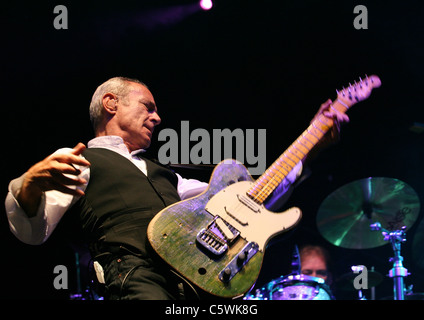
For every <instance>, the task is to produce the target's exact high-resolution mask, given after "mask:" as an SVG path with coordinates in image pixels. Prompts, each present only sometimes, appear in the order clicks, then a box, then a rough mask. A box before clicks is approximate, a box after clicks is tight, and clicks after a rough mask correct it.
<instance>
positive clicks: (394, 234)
mask: <svg viewBox="0 0 424 320" xmlns="http://www.w3.org/2000/svg"><path fill="white" fill-rule="evenodd" d="M419 212H420V201H419V197H418V195H417V194H416V192H415V191H414V190H413V189H412V188H411V187H410V186H409V185H408V184H406V183H405V182H403V181H400V180H398V179H393V178H384V177H373V178H372V177H370V178H365V179H360V180H356V181H353V182H351V183H348V184H346V185H344V186H342V187H341V188H339V189H337V190H336V191H334V192H333V193H331V194H330V195H329V196H328V197H327V198H325V199H324V201H323V202H322V204H321V206H320V208H319V210H318V213H317V217H316V220H317V227H318V231H319V232H320V234H321V235H322V236H323V237H324V238H325V239H326V240H327V241H329V242H330V243H331V244H333V245H335V246H337V247H341V248H346V249H353V250H362V249H371V248H377V247H380V246H383V245H385V244H388V243H390V244H391V247H392V249H393V257H390V259H389V262H391V263H392V264H393V265H392V268H391V269H390V270H389V272H388V275H387V276H388V277H389V278H391V279H392V280H393V296H390V297H389V298H386V299H390V300H409V299H411V300H424V294H420V293H416V294H412V292H409V291H411V289H409V291H408V288H406V287H405V282H404V278H405V277H407V276H409V275H410V273H408V270H407V269H406V268H405V267H404V266H403V260H404V258H403V257H402V255H401V246H402V244H403V243H404V242H405V241H406V232H407V231H408V230H409V229H410V228H411V226H412V225H413V224H414V223H415V221H416V220H417V219H418V217H419ZM299 264H300V261H299ZM292 267H293V263H292ZM364 268H366V267H365V266H362V265H359V266H352V267H351V270H352V272H350V273H346V274H344V275H342V276H341V277H340V278H338V280H337V285H338V289H339V290H356V291H357V293H358V298H357V299H359V300H366V297H365V295H364V293H363V291H362V289H368V288H371V289H374V288H375V287H376V286H378V285H379V284H380V283H381V282H382V281H383V279H384V276H383V275H382V274H381V273H379V272H377V271H375V270H374V268H371V269H370V270H365V271H366V278H364V279H365V280H366V283H365V284H363V283H362V284H361V285H359V283H358V279H360V274H361V272H363V271H364ZM292 270H293V268H292ZM362 280H363V279H362ZM411 287H412V286H411ZM411 287H410V288H411ZM374 298H375V297H373V296H372V297H371V299H374ZM243 299H244V300H333V299H335V298H334V296H333V294H332V292H331V290H330V288H329V286H328V285H327V284H326V283H325V281H324V280H323V279H322V278H318V277H311V276H309V275H304V274H300V267H299V268H297V270H296V272H292V274H290V275H288V276H281V277H279V278H277V279H274V280H272V281H271V282H269V283H267V284H266V285H265V286H263V287H262V288H260V289H255V288H253V289H252V290H251V291H250V292H249V293H248V294H246V295H245V297H244V298H243Z"/></svg>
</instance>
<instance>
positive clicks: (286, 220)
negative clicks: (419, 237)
mask: <svg viewBox="0 0 424 320" xmlns="http://www.w3.org/2000/svg"><path fill="white" fill-rule="evenodd" d="M229 162H231V163H229ZM252 184H253V179H252V177H251V176H250V174H249V172H248V170H247V169H246V168H245V167H244V166H243V165H242V164H240V163H238V162H236V161H233V160H231V161H229V160H226V161H224V162H221V163H220V164H218V165H217V166H216V168H215V170H214V171H213V173H212V176H211V180H210V183H209V186H208V188H207V189H206V190H205V191H204V192H203V193H202V194H200V195H198V196H196V197H193V198H190V199H187V200H184V201H180V202H177V203H175V204H173V205H171V206H169V207H167V208H165V209H163V210H162V211H160V212H159V213H158V214H157V215H156V216H155V217H154V218H153V220H152V221H151V222H150V224H149V227H148V230H147V235H148V238H149V241H150V243H151V245H152V247H153V249H154V250H155V251H156V252H157V253H158V254H159V256H160V257H161V258H162V259H163V260H165V261H166V262H167V263H168V264H169V265H170V266H171V267H173V268H174V269H175V270H176V271H178V273H179V274H181V275H182V276H183V277H185V278H186V279H187V280H189V281H190V282H192V283H193V284H195V285H196V286H198V287H199V288H201V289H202V290H204V291H206V292H208V293H210V294H213V295H216V296H219V297H224V298H234V297H238V296H241V295H243V294H244V293H246V292H247V291H248V290H249V289H250V288H251V287H252V286H253V285H254V283H255V281H256V279H257V277H258V276H259V272H260V270H261V266H262V262H263V258H264V250H265V247H266V244H267V242H268V241H269V239H270V238H272V237H273V236H275V235H276V234H278V233H281V232H282V231H284V230H286V229H288V228H291V227H292V226H294V225H295V224H296V223H297V222H298V221H299V220H300V217H301V212H300V210H299V209H298V208H292V209H289V210H287V211H285V212H283V213H274V212H270V211H268V210H266V208H265V207H264V206H263V204H257V203H255V202H253V201H252V200H251V199H249V198H247V197H246V192H247V190H248V189H249V188H250V187H251V186H252Z"/></svg>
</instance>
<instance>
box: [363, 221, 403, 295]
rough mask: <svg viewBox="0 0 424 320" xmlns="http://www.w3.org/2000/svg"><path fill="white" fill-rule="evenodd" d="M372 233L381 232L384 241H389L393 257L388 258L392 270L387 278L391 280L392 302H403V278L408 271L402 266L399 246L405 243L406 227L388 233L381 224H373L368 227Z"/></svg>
mask: <svg viewBox="0 0 424 320" xmlns="http://www.w3.org/2000/svg"><path fill="white" fill-rule="evenodd" d="M370 229H371V230H372V231H381V233H382V235H383V238H384V241H390V243H391V245H392V249H393V253H394V256H393V257H392V258H390V260H389V261H390V262H392V263H393V268H392V269H390V271H389V274H388V276H389V277H390V278H392V279H393V293H394V300H405V284H404V279H403V278H405V277H407V276H409V275H410V273H408V270H407V269H406V268H404V266H403V257H402V256H401V255H400V250H401V244H402V242H405V241H406V232H405V229H406V226H403V227H402V228H401V229H400V230H395V231H389V230H387V229H385V228H383V227H382V226H381V223H379V222H375V223H373V224H371V225H370Z"/></svg>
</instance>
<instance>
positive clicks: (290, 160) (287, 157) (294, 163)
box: [283, 153, 296, 169]
mask: <svg viewBox="0 0 424 320" xmlns="http://www.w3.org/2000/svg"><path fill="white" fill-rule="evenodd" d="M283 157H285V158H286V159H287V160H288V162H291V163H293V164H291V163H290V164H289V166H290V167H291V168H292V169H293V168H294V167H295V166H296V161H293V159H291V158H290V157H289V156H288V155H286V154H285V153H284V154H283Z"/></svg>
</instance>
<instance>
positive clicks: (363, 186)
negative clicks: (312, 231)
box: [316, 177, 420, 249]
mask: <svg viewBox="0 0 424 320" xmlns="http://www.w3.org/2000/svg"><path fill="white" fill-rule="evenodd" d="M419 211H420V201H419V198H418V195H417V194H416V192H415V191H414V189H412V187H410V186H409V185H408V184H406V183H405V182H403V181H400V180H398V179H393V178H383V177H375V178H372V177H369V178H365V179H360V180H356V181H353V182H350V183H348V184H346V185H344V186H342V187H340V188H339V189H337V190H336V191H334V192H333V193H331V194H330V195H329V196H328V197H327V198H325V199H324V201H323V202H322V204H321V206H320V208H319V210H318V214H317V218H316V219H317V226H318V230H319V232H320V233H321V235H322V236H323V237H324V238H325V239H326V240H328V241H329V242H330V243H332V244H334V245H336V246H339V247H343V248H349V249H368V248H375V247H379V246H382V245H384V244H386V243H387V241H384V238H383V236H382V234H381V232H379V231H371V229H370V224H371V223H374V222H380V223H381V226H382V227H383V228H385V229H387V230H389V231H393V230H400V229H401V227H402V226H406V230H407V229H408V228H409V227H411V226H412V225H413V224H414V222H415V221H416V219H417V218H418V215H419Z"/></svg>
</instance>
